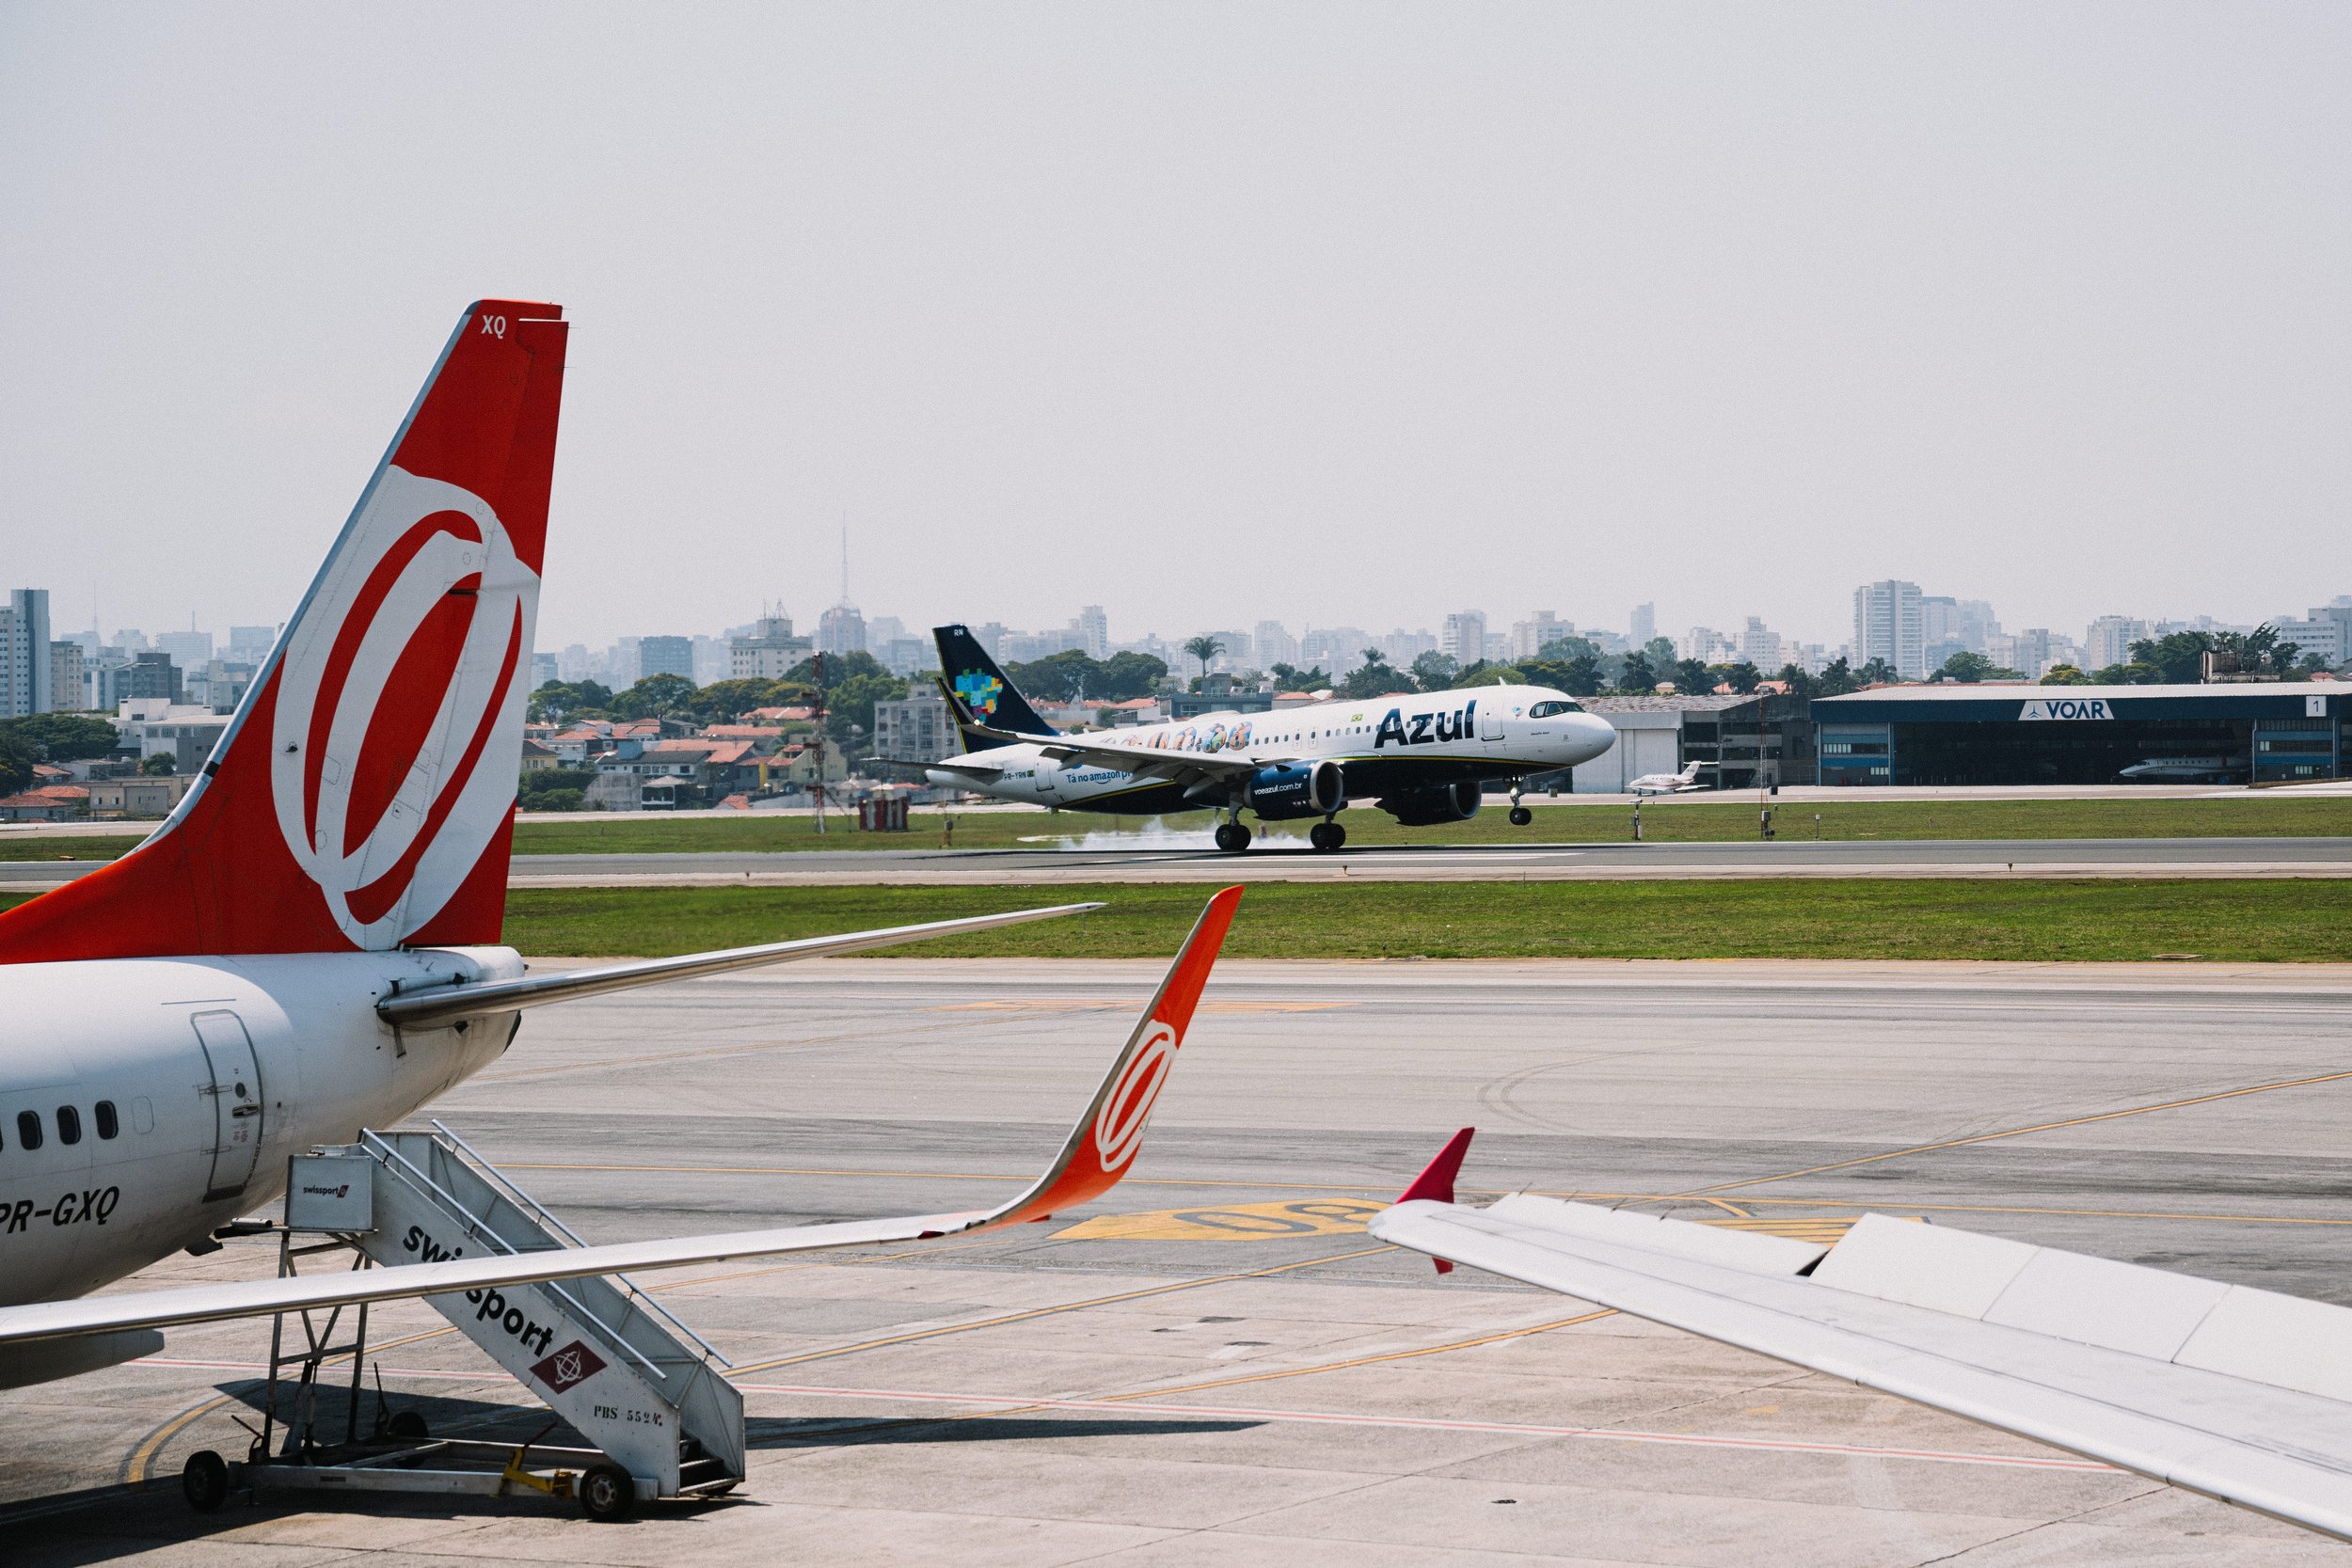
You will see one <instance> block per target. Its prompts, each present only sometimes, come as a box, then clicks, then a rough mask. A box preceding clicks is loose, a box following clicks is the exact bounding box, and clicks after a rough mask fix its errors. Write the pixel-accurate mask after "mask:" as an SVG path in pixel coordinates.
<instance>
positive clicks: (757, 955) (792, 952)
mask: <svg viewBox="0 0 2352 1568" xmlns="http://www.w3.org/2000/svg"><path fill="white" fill-rule="evenodd" d="M1102 907H1103V906H1102V905H1101V904H1100V903H1099V902H1098V903H1091V904H1052V905H1048V906H1047V907H1046V908H1044V909H1041V910H1013V911H1009V912H1007V913H1004V914H976V915H969V916H966V917H965V918H963V919H961V920H933V921H929V922H926V923H925V924H923V925H920V926H885V927H882V928H881V929H879V930H873V931H847V932H844V933H842V934H841V935H839V936H827V937H803V938H801V939H800V940H798V941H796V942H764V943H762V944H761V945H759V946H756V947H728V948H722V949H720V950H719V951H717V952H712V953H688V954H684V955H682V956H680V957H678V958H641V959H638V960H636V961H634V962H631V963H619V964H600V965H598V966H597V967H596V968H595V969H575V970H571V971H568V972H567V973H564V974H538V975H525V976H524V977H523V978H522V979H519V980H493V981H490V982H489V983H488V984H486V985H478V986H473V985H466V984H463V983H460V984H457V985H453V986H435V987H433V988H431V989H429V990H413V991H402V992H399V993H397V994H395V995H391V996H388V997H386V998H384V1000H382V1001H381V1002H378V1003H377V1004H376V1005H375V1011H376V1016H377V1017H379V1018H381V1019H383V1020H384V1022H387V1023H392V1024H397V1025H399V1026H400V1027H401V1028H404V1029H431V1028H434V1027H436V1026H437V1025H440V1024H444V1023H451V1022H455V1021H456V1020H458V1019H461V1018H477V1017H479V1016H481V1015H482V1014H484V1013H503V1012H512V1011H515V1010H516V1009H517V1008H521V1007H543V1006H547V1005H548V1003H550V1002H571V1001H575V1000H577V999H579V998H580V997H583V996H603V995H605V994H606V993H608V992H611V991H616V990H636V989H637V988H638V987H639V986H655V985H660V984H661V983H663V982H664V981H668V980H691V979H693V978H695V977H696V976H697V975H703V974H731V973H732V972H734V971H736V970H739V969H757V968H759V967H761V966H762V965H765V964H779V963H788V962H790V961H791V960H792V959H794V958H828V957H831V956H834V955H836V954H842V953H870V952H872V951H873V950H874V949H875V948H877V947H896V946H898V944H899V943H901V942H928V941H930V939H932V938H933V937H952V936H961V935H963V934H965V933H967V932H971V931H993V930H995V929H997V928H998V927H1004V926H1021V925H1025V924H1027V923H1028V922H1029V921H1032V920H1054V919H1057V918H1059V917H1060V916H1062V915H1065V914H1084V913H1086V912H1087V911H1089V910H1099V909H1101V908H1102Z"/></svg>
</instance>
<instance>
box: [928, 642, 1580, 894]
mask: <svg viewBox="0 0 2352 1568" xmlns="http://www.w3.org/2000/svg"><path fill="white" fill-rule="evenodd" d="M931 635H932V636H933V637H934V638H935V639H936V640H937V641H938V643H939V667H940V670H941V672H942V679H941V682H940V685H941V687H942V689H944V690H945V691H946V695H947V701H948V703H949V705H951V706H952V707H953V708H954V709H955V714H956V721H957V726H958V728H959V729H960V730H961V732H962V736H963V744H964V754H963V755H962V756H960V757H953V758H948V759H946V760H943V761H939V762H931V763H914V764H910V766H914V767H920V768H926V769H928V773H927V776H928V777H929V778H930V780H931V781H932V782H933V783H935V784H949V785H954V786H959V787H962V788H968V789H977V790H978V791H980V792H981V793H982V794H986V795H993V796H995V797H996V798H998V799H999V800H1027V801H1034V802H1037V803H1039V804H1042V805H1049V806H1061V807H1065V808H1067V809H1069V810H1072V811H1100V812H1117V813H1119V814H1120V815H1121V816H1158V815H1160V814H1162V813H1165V812H1179V811H1199V810H1200V809H1201V808H1202V807H1207V808H1208V809H1210V810H1212V811H1219V812H1223V813H1225V814H1226V820H1225V821H1223V822H1220V823H1219V824H1217V829H1216V847H1218V848H1220V849H1223V850H1226V851H1228V852H1229V853H1237V852H1239V851H1241V850H1244V849H1247V848H1248V847H1249V836H1250V835H1249V830H1248V828H1246V827H1244V826H1242V821H1241V814H1242V812H1243V811H1244V810H1245V809H1247V810H1248V811H1250V812H1253V813H1255V814H1256V815H1257V816H1258V817H1259V818H1260V819H1261V820H1263V821H1268V822H1279V821H1284V820H1291V819H1295V818H1299V817H1307V816H1320V817H1322V818H1323V820H1322V821H1320V822H1318V823H1316V824H1315V825H1314V827H1313V828H1312V829H1311V830H1310V831H1309V832H1308V835H1307V836H1308V840H1309V842H1311V844H1313V846H1314V847H1316V848H1318V849H1337V848H1338V847H1340V846H1341V845H1343V844H1344V843H1346V842H1347V830H1346V829H1345V828H1344V827H1342V826H1341V825H1340V822H1339V813H1340V811H1341V810H1342V809H1343V807H1345V806H1346V804H1347V803H1348V801H1349V800H1361V799H1365V798H1370V799H1372V800H1375V802H1376V803H1377V804H1378V805H1379V807H1380V809H1381V810H1382V811H1385V812H1387V813H1388V814H1389V815H1390V816H1393V817H1395V818H1396V819H1397V820H1398V821H1399V822H1402V823H1404V824H1405V825H1406V826H1407V827H1415V828H1418V827H1426V826H1429V825H1431V824H1433V823H1438V822H1460V821H1463V820H1465V819H1466V818H1469V817H1471V816H1476V815H1477V814H1478V806H1479V801H1480V800H1481V799H1482V797H1483V795H1484V793H1485V789H1486V784H1488V783H1490V782H1494V781H1502V782H1506V783H1508V784H1510V786H1511V822H1512V824H1513V826H1515V827H1522V828H1523V827H1525V826H1526V825H1527V824H1528V823H1529V822H1531V821H1532V820H1534V814H1533V813H1531V812H1530V811H1528V809H1527V808H1526V807H1525V806H1523V805H1521V804H1520V803H1519V794H1520V792H1521V790H1522V789H1524V788H1525V786H1526V783H1527V780H1528V779H1529V778H1530V777H1531V776H1533V775H1534V774H1538V773H1557V772H1560V771H1562V770H1563V769H1565V768H1573V767H1575V766H1576V765H1577V764H1578V763H1581V762H1589V761H1591V760H1592V759H1593V758H1595V757H1597V756H1599V755H1600V754H1601V753H1602V752H1606V751H1608V750H1609V748H1610V746H1611V745H1612V744H1613V742H1614V741H1615V739H1616V732H1615V731H1614V730H1613V729H1611V728H1610V726H1609V722H1608V721H1607V720H1605V719H1600V718H1597V717H1595V716H1594V715H1592V714H1589V713H1586V712H1585V711H1584V710H1583V709H1582V708H1581V707H1579V706H1578V705H1576V703H1575V701H1574V700H1573V699H1572V698H1570V697H1569V696H1568V695H1567V694H1566V693H1565V692H1560V691H1554V690H1552V689H1549V687H1541V686H1476V687H1470V688H1467V689H1461V690H1455V691H1433V692H1423V693H1401V694H1399V695H1396V696H1391V697H1373V698H1367V699H1364V700H1362V701H1353V700H1350V701H1344V702H1328V703H1316V704H1313V705H1310V706H1306V707H1295V708H1284V709H1281V710H1280V711H1279V712H1272V713H1252V714H1242V713H1210V714H1204V715H1202V716H1201V717H1200V718H1198V719H1193V720H1187V721H1184V722H1182V723H1170V724H1150V725H1144V726H1140V727H1137V728H1136V729H1121V730H1119V731H1116V732H1112V733H1109V734H1089V735H1083V736H1066V735H1061V734H1059V733H1057V731H1056V730H1055V729H1054V728H1053V726H1051V725H1050V724H1048V723H1046V722H1045V721H1044V720H1042V719H1041V718H1039V717H1038V715H1037V711H1036V710H1035V709H1034V708H1032V707H1030V706H1029V705H1028V703H1027V702H1026V701H1025V699H1024V698H1023V697H1022V695H1021V693H1020V692H1019V691H1017V690H1015V689H1013V686H1012V683H1011V682H1010V681H1009V680H1007V679H1006V678H1005V673H1004V672H1003V671H1001V670H999V669H997V668H996V663H995V661H994V660H993V659H992V658H990V657H988V652H987V650H986V649H984V648H982V647H981V646H980V645H979V643H978V641H976V640H975V639H974V638H973V636H972V634H971V632H969V631H968V630H966V629H965V628H964V627H962V626H940V627H938V628H936V629H935V630H934V631H933V632H932V634H931Z"/></svg>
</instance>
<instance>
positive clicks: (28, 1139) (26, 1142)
mask: <svg viewBox="0 0 2352 1568" xmlns="http://www.w3.org/2000/svg"><path fill="white" fill-rule="evenodd" d="M16 1141H17V1142H18V1143H20V1144H22V1145H23V1146H24V1148H25V1149H26V1150H27V1151H28V1152H29V1151H30V1150H32V1149H36V1148H40V1112H39V1111H19V1112H17V1114H16Z"/></svg>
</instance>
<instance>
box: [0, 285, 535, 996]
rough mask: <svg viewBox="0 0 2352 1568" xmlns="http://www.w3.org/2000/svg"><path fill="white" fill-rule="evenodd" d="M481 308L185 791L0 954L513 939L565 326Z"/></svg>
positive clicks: (128, 953)
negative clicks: (513, 888) (511, 858)
mask: <svg viewBox="0 0 2352 1568" xmlns="http://www.w3.org/2000/svg"><path fill="white" fill-rule="evenodd" d="M562 318H563V310H562V309H561V308H560V307H557V306H553V305H538V304H531V303H526V302H523V301H518V300H484V301H481V302H478V303H477V304H475V305H473V306H472V307H471V308H469V309H468V310H467V312H466V314H465V317H464V319H463V320H461V321H460V322H459V323H458V326H457V330H456V332H455V333H454V334H453V336H452V337H451V339H450V341H449V345H448V347H447V348H445V349H443V350H442V352H441V357H440V360H439V362H438V363H437V364H436V365H435V366H434V368H433V373H432V375H431V376H430V377H429V378H428V379H427V380H426V382H425V385H424V390H423V391H422V392H421V394H420V395H419V396H418V399H417V402H416V404H415V406H414V407H412V408H411V409H410V410H409V412H408V417H407V419H406V420H405V421H404V422H403V423H402V425H401V428H400V433H399V435H398V436H394V437H393V440H392V444H391V447H390V450H389V451H387V452H386V454H385V456H384V460H383V461H382V462H381V463H380V464H378V465H377V467H376V470H375V474H374V477H373V478H372V479H371V480H370V481H369V482H368V486H367V489H366V490H365V491H364V492H362V493H361V495H360V498H359V504H358V506H357V507H356V508H355V509H354V510H353V512H352V515H351V518H350V521H348V522H347V523H345V524H344V525H343V531H342V537H341V538H340V539H338V540H337V541H336V542H335V547H334V549H333V550H332V551H331V552H330V553H329V554H328V556H327V558H326V565H325V566H323V567H322V568H320V571H319V575H318V578H317V579H316V580H315V581H314V582H312V583H311V585H310V593H309V594H306V595H305V596H304V598H303V601H302V604H301V607H300V608H299V609H297V610H295V611H294V619H293V620H292V621H291V622H290V623H288V625H287V626H286V629H285V631H284V633H283V634H282V635H281V636H280V637H279V638H278V646H277V647H276V648H275V649H274V650H273V651H272V652H271V654H270V657H269V660H268V662H267V663H266V664H264V665H263V666H262V670H261V672H260V673H259V674H257V675H256V677H255V679H254V682H253V686H252V689H250V690H249V691H248V692H247V693H246V699H245V702H244V703H243V705H240V706H239V707H238V709H237V712H236V716H235V718H233V719H232V720H231V721H230V724H229V728H228V731H227V733H226V734H224V735H223V736H222V737H221V741H220V744H219V745H218V746H217V747H215V750H214V752H213V756H212V760H211V761H209V762H207V763H206V764H205V765H204V772H203V776H202V777H201V778H200V779H199V780H198V781H197V783H196V785H195V787H194V788H192V789H191V790H190V791H189V793H188V795H187V796H186V798H185V799H183V800H182V801H181V803H180V808H179V810H178V811H176V812H174V813H173V814H172V816H171V817H170V819H169V820H168V821H167V822H166V823H165V824H164V825H163V826H162V827H161V828H160V829H158V830H157V831H156V832H155V833H154V834H153V835H152V836H151V837H150V838H149V839H148V840H147V842H146V843H144V844H142V845H140V846H139V847H138V848H136V849H135V850H134V851H132V853H130V854H129V855H126V856H125V857H123V858H122V859H121V860H119V861H117V862H116V863H113V864H111V865H109V866H107V867H105V868H104V869H103V870H102V871H98V872H95V873H93V874H92V875H90V876H87V877H85V878H82V879H79V880H77V881H73V882H71V883H68V884H67V885H66V886H64V887H62V888H59V889H57V890H56V892H54V893H50V894H47V895H43V896H41V897H40V898H36V899H34V900H33V901H32V902H30V903H28V904H24V905H22V906H20V907H18V908H17V909H15V910H12V911H8V912H6V913H0V963H28V962H38V961H43V960H55V959H72V958H151V957H161V956H167V955H183V954H199V953H316V952H352V951H375V950H381V949H386V948H391V947H397V946H400V945H403V944H405V943H453V944H465V943H483V942H497V941H498V939H499V931H500V926H501V915H502V911H503V908H504V902H505V895H506V860H507V850H508V844H509V840H510V837H511V834H512V828H513V816H514V804H515V785H516V770H517V768H518V767H519V764H520V755H521V749H522V721H523V706H524V702H525V699H526V697H527V696H528V694H529V688H530V673H531V648H532V619H533V616H534V614H535V613H536V610H537V608H538V599H539V570H540V562H541V560H542V558H543V554H544V551H545V546H546V542H547V525H548V485H549V483H550V481H551V479H552V476H553V473H554V468H555V427H556V416H557V411H558V408H559V406H560V405H561V404H562V401H563V388H564V335H565V332H566V331H567V324H566V323H565V322H564V320H563V319H562Z"/></svg>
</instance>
